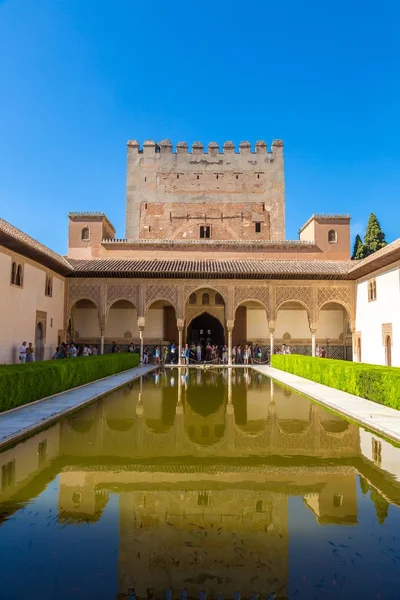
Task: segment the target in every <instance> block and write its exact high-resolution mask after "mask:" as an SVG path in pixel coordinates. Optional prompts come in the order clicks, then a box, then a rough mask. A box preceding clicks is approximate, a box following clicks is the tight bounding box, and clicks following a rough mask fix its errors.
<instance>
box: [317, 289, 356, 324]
mask: <svg viewBox="0 0 400 600" xmlns="http://www.w3.org/2000/svg"><path fill="white" fill-rule="evenodd" d="M327 302H337V303H338V304H341V305H342V306H343V307H344V308H345V309H346V310H347V312H348V317H349V319H350V320H351V321H353V320H354V292H353V289H352V287H351V286H324V287H318V288H317V312H318V314H319V311H320V310H321V308H322V307H323V305H324V304H326V303H327Z"/></svg>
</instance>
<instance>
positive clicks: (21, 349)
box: [19, 342, 26, 363]
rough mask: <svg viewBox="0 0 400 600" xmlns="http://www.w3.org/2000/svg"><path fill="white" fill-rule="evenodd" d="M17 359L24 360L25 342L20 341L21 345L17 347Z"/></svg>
mask: <svg viewBox="0 0 400 600" xmlns="http://www.w3.org/2000/svg"><path fill="white" fill-rule="evenodd" d="M19 360H20V361H21V362H22V363H24V362H25V361H26V342H22V346H21V348H20V349H19Z"/></svg>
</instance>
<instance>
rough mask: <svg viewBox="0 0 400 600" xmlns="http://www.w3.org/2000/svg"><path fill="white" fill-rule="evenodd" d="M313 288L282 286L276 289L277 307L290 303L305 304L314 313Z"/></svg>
mask: <svg viewBox="0 0 400 600" xmlns="http://www.w3.org/2000/svg"><path fill="white" fill-rule="evenodd" d="M312 291H313V289H312V287H311V286H309V287H306V286H293V287H291V286H282V287H277V288H275V298H276V307H277V308H279V307H280V306H281V304H283V303H284V302H289V301H296V300H297V301H298V302H300V303H302V304H304V305H305V306H306V308H307V310H308V311H309V313H310V314H311V313H312V309H313V294H312Z"/></svg>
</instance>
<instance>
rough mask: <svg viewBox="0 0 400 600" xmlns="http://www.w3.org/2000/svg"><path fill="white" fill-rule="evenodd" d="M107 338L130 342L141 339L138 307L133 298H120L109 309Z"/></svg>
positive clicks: (121, 342)
mask: <svg viewBox="0 0 400 600" xmlns="http://www.w3.org/2000/svg"><path fill="white" fill-rule="evenodd" d="M104 335H105V338H106V340H107V341H108V342H110V341H115V342H116V343H118V344H130V343H131V342H132V340H138V339H139V328H138V324H137V311H136V307H135V305H134V304H133V302H132V301H131V300H126V299H124V298H120V299H118V300H116V301H115V302H113V303H112V304H111V306H110V307H109V309H108V314H107V322H106V329H105V333H104Z"/></svg>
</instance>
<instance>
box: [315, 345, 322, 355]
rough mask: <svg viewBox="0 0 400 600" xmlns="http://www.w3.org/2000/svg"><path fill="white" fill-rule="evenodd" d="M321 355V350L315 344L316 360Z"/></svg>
mask: <svg viewBox="0 0 400 600" xmlns="http://www.w3.org/2000/svg"><path fill="white" fill-rule="evenodd" d="M320 355H321V348H320V347H319V344H317V347H316V348H315V356H316V358H319V357H320Z"/></svg>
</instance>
